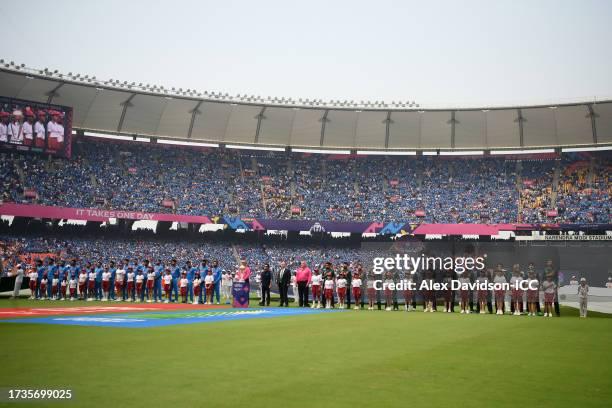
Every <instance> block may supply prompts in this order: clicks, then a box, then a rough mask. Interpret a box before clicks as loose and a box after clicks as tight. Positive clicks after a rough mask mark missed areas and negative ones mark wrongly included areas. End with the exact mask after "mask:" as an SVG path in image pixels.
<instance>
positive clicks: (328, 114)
mask: <svg viewBox="0 0 612 408" xmlns="http://www.w3.org/2000/svg"><path fill="white" fill-rule="evenodd" d="M0 95H3V96H8V97H13V98H19V99H26V100H32V101H37V102H46V103H55V104H59V105H67V106H71V107H73V108H74V117H73V127H74V128H75V129H81V130H84V131H92V132H101V133H111V134H124V135H138V136H151V137H158V138H173V139H181V140H186V141H193V142H212V143H225V144H244V145H253V144H257V145H262V146H282V147H285V146H291V147H309V148H331V149H369V150H385V149H389V150H399V149H404V150H419V149H443V150H453V149H456V150H461V149H464V150H467V149H485V150H487V149H517V148H520V149H528V148H540V147H565V146H567V147H570V146H595V145H602V144H603V145H605V144H610V143H612V101H611V100H608V101H597V102H595V101H586V102H576V103H564V104H558V105H555V106H550V105H546V106H511V107H481V108H457V109H423V108H419V107H404V106H415V105H414V104H413V103H410V104H409V105H403V104H395V105H385V104H379V103H376V104H374V103H365V104H360V105H359V106H357V105H355V104H346V103H342V102H339V101H338V103H335V104H331V105H330V104H324V105H323V104H322V101H304V102H301V101H300V102H299V103H297V102H295V101H293V100H291V99H287V100H285V99H284V98H283V99H276V98H275V99H274V100H265V101H264V100H262V99H257V98H255V97H247V96H246V95H245V96H243V97H240V96H238V97H229V95H227V94H226V95H222V94H214V93H212V94H208V93H205V94H204V95H202V94H201V93H196V92H195V91H191V90H186V91H183V90H178V91H175V90H173V91H170V90H167V89H165V88H163V87H155V86H154V87H150V86H143V85H142V84H139V85H136V84H134V83H132V84H128V83H127V82H124V83H120V82H119V81H113V80H111V81H101V80H97V79H96V78H95V77H81V76H80V75H72V74H68V75H62V74H60V73H57V71H55V72H53V73H52V72H49V71H42V70H41V71H38V70H33V69H29V68H25V67H23V66H16V65H14V64H5V63H2V65H1V66H0Z"/></svg>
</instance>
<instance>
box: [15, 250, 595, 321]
mask: <svg viewBox="0 0 612 408" xmlns="http://www.w3.org/2000/svg"><path fill="white" fill-rule="evenodd" d="M19 269H20V270H21V273H23V274H24V275H25V276H26V277H27V278H29V288H30V292H31V293H30V294H31V296H30V299H40V300H47V299H49V300H87V301H93V300H100V301H128V302H132V301H133V302H166V303H169V302H179V296H180V299H181V301H182V302H183V303H187V302H190V303H194V304H213V303H215V300H216V303H217V304H220V303H221V300H222V299H223V301H224V302H225V303H226V304H229V303H230V301H231V298H232V293H231V292H232V284H233V282H234V281H247V282H248V281H249V279H250V277H251V270H250V268H249V267H248V265H247V263H246V260H243V261H242V262H241V264H240V266H239V267H238V268H237V269H236V271H235V272H229V271H226V270H223V269H221V267H220V266H219V262H218V261H216V260H214V261H212V262H211V264H210V266H209V264H208V261H207V260H202V262H201V264H200V265H194V264H192V262H191V261H187V262H186V263H185V264H184V266H182V267H181V266H179V265H178V261H177V260H175V259H173V260H172V261H171V262H170V265H169V266H164V265H163V264H162V262H161V261H157V262H156V263H155V264H154V265H153V264H150V262H149V261H148V260H144V261H142V262H141V263H139V262H136V263H135V264H134V263H131V262H130V261H129V260H128V259H126V260H124V261H123V262H122V263H120V264H119V265H115V262H114V261H110V262H109V263H108V264H106V265H103V264H102V262H98V263H97V264H96V266H95V267H94V266H92V265H91V263H90V262H87V263H86V264H85V266H84V267H81V266H80V265H78V264H77V262H76V260H72V261H71V262H70V263H69V264H68V265H67V264H66V263H65V261H60V265H56V264H55V262H54V260H53V259H52V258H49V259H47V260H46V261H45V262H43V261H42V260H40V259H39V260H36V262H35V264H32V265H27V264H25V263H23V264H21V265H19ZM284 270H286V271H287V272H288V274H287V276H286V278H287V279H285V277H284V276H283V271H284ZM353 270H354V272H352V273H351V272H350V271H349V264H348V263H344V264H342V265H341V266H340V268H338V269H337V270H335V269H334V268H333V267H331V265H329V263H326V264H325V267H324V268H322V271H321V270H319V269H315V270H314V272H311V270H310V269H309V268H308V266H307V265H306V264H305V263H302V264H301V265H300V266H299V267H298V268H297V269H296V270H295V271H294V272H291V271H290V270H289V269H288V268H286V267H285V264H284V263H283V262H281V264H280V268H279V269H278V271H277V272H275V273H273V272H272V271H271V270H270V266H269V264H265V265H264V267H263V269H262V271H260V272H257V273H256V274H255V276H254V281H255V282H254V283H255V284H256V285H255V286H256V288H257V292H258V296H259V297H260V300H261V301H260V305H269V304H270V289H271V287H272V281H273V279H274V278H276V283H277V284H278V287H279V292H280V294H281V305H282V304H283V293H284V294H285V297H286V296H287V287H288V286H291V287H292V288H293V293H294V298H295V299H296V301H297V300H298V299H297V294H298V292H299V289H300V288H299V286H300V285H302V286H304V287H305V289H306V294H305V297H304V301H303V302H302V300H301V299H300V306H310V305H309V304H308V303H309V301H310V300H311V299H312V306H311V307H317V308H321V307H326V308H333V307H335V304H336V302H337V303H338V305H339V307H340V308H346V307H349V308H350V307H351V295H352V298H353V299H354V300H356V301H355V306H354V308H355V309H360V308H363V307H365V305H366V304H367V308H368V309H370V310H373V309H374V308H375V307H376V305H378V307H379V308H380V307H381V304H383V303H384V308H385V310H397V309H399V304H400V303H401V302H402V300H403V303H404V308H405V310H407V311H411V310H415V309H416V302H417V298H420V299H421V300H422V302H423V310H424V311H426V312H427V311H429V312H433V311H436V310H437V307H436V300H437V298H438V297H441V298H443V299H444V308H443V311H444V312H450V311H452V310H453V308H454V303H455V301H457V302H458V303H459V306H460V309H461V313H470V312H472V311H473V310H474V304H476V309H477V312H479V313H486V311H487V310H488V311H489V312H492V305H493V304H494V305H495V313H496V314H504V313H505V311H506V309H508V307H507V304H509V305H510V313H512V314H515V315H520V314H522V313H524V312H526V313H527V314H528V315H536V313H539V312H540V302H541V300H543V303H544V308H545V311H544V315H545V316H552V313H553V304H554V306H556V307H555V309H557V310H558V303H557V288H558V283H557V282H555V279H554V278H555V275H554V273H553V272H551V271H548V272H546V273H545V275H546V277H545V278H544V279H541V278H539V277H538V276H537V273H536V271H535V269H534V268H533V267H532V266H531V265H530V268H529V269H528V272H527V274H524V273H523V272H522V271H521V270H520V268H518V265H515V266H514V267H513V270H512V275H511V276H510V277H509V278H507V277H506V276H505V274H504V273H505V270H504V269H503V268H502V267H501V265H498V267H497V268H496V269H495V270H494V271H492V273H491V271H485V270H482V271H480V272H479V273H478V275H477V276H475V277H472V276H471V272H469V273H464V274H462V275H461V276H460V277H459V278H458V279H454V278H453V272H452V271H447V272H446V273H445V275H444V277H443V278H442V279H441V282H436V279H435V276H434V271H431V270H428V271H425V272H424V274H423V277H422V279H420V285H417V284H416V281H417V280H418V279H419V277H418V275H406V276H405V277H403V278H400V277H398V276H397V275H396V274H394V272H393V271H389V272H387V273H384V274H374V273H372V272H370V273H364V272H363V269H362V267H361V266H360V265H356V267H355V268H353ZM298 280H299V282H298ZM573 283H574V284H578V282H577V281H576V282H573ZM283 286H285V288H283ZM508 287H509V288H510V289H506V288H508ZM581 288H582V289H581ZM302 289H304V288H302ZM309 290H310V291H312V298H311V297H310V296H308V291H309ZM581 292H584V297H586V296H587V294H588V286H586V281H585V280H584V279H581V282H580V286H579V288H578V295H581ZM285 303H286V305H288V302H287V301H285ZM525 306H526V307H525Z"/></svg>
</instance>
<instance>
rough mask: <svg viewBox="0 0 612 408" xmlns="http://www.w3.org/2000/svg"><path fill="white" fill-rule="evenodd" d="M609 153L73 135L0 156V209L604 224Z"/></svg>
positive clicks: (607, 214) (611, 188)
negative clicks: (287, 147)
mask: <svg viewBox="0 0 612 408" xmlns="http://www.w3.org/2000/svg"><path fill="white" fill-rule="evenodd" d="M611 169H612V155H610V154H609V152H599V153H587V152H583V153H568V154H565V153H564V154H559V155H557V154H547V155H531V156H523V157H520V159H517V158H516V157H496V156H486V157H483V156H479V157H472V158H457V157H446V156H435V157H430V156H415V157H410V156H386V157H384V156H359V155H309V154H297V153H278V152H261V151H244V150H231V149H195V148H186V147H176V146H160V145H155V144H152V143H111V142H103V141H98V140H93V139H91V138H82V139H80V140H79V141H77V142H75V143H74V145H73V156H72V158H71V159H64V158H56V157H42V156H37V155H32V154H20V153H0V181H1V183H0V185H1V188H2V200H3V202H5V203H9V202H14V203H21V204H39V205H46V206H57V207H69V208H79V209H99V210H120V211H138V212H149V213H165V214H175V215H191V216H206V217H209V218H210V219H216V217H220V216H222V217H237V218H241V219H269V220H314V221H352V222H380V223H387V222H390V221H402V222H404V223H481V224H505V223H568V224H574V223H600V224H610V223H612V221H611V217H612V215H611V210H610V194H611V192H612V185H611V183H610V174H611Z"/></svg>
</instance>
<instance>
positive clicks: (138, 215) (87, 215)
mask: <svg viewBox="0 0 612 408" xmlns="http://www.w3.org/2000/svg"><path fill="white" fill-rule="evenodd" d="M0 214H1V215H13V216H16V217H34V218H53V219H71V220H86V221H102V222H103V221H108V220H109V219H110V218H119V219H126V220H148V221H170V222H174V221H176V222H190V223H194V224H210V223H211V220H210V218H208V217H205V216H200V215H179V214H160V213H146V212H140V211H124V210H99V209H95V208H66V207H51V206H46V205H34V204H15V203H3V204H2V205H0Z"/></svg>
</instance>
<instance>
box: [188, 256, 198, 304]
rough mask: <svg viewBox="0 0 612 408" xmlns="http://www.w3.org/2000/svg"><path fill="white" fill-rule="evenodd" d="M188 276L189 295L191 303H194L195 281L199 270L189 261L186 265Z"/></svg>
mask: <svg viewBox="0 0 612 408" xmlns="http://www.w3.org/2000/svg"><path fill="white" fill-rule="evenodd" d="M185 269H186V272H187V273H186V276H187V293H188V295H189V303H193V280H194V279H195V274H196V272H197V271H198V268H196V267H195V266H193V265H192V264H191V261H189V260H188V261H187V262H186V264H185Z"/></svg>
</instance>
